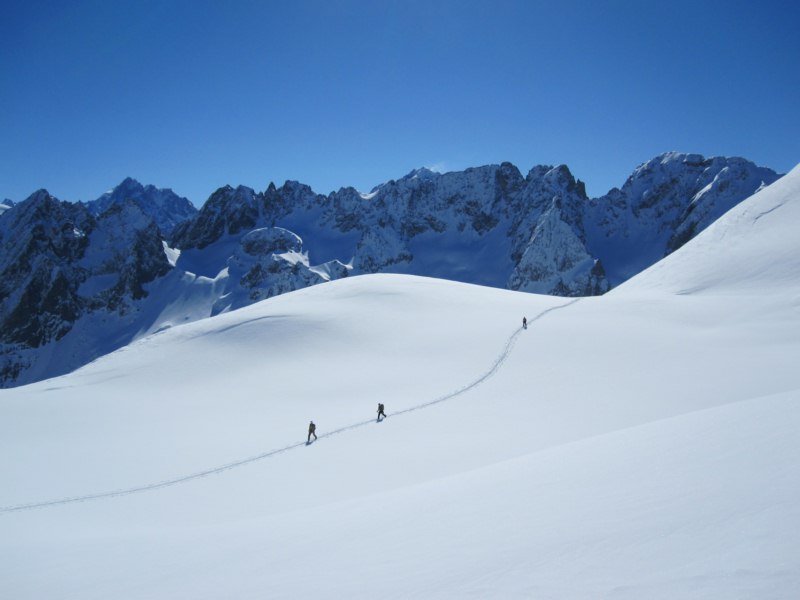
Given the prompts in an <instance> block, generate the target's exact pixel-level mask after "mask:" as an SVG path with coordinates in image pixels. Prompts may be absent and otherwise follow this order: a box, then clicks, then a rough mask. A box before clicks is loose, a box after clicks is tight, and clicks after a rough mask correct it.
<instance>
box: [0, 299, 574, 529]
mask: <svg viewBox="0 0 800 600" xmlns="http://www.w3.org/2000/svg"><path fill="white" fill-rule="evenodd" d="M579 300H580V298H576V299H574V300H570V301H569V302H565V303H564V304H560V305H558V306H552V307H550V308H548V309H546V310H543V311H542V312H541V313H539V314H538V315H536V316H535V317H533V318H532V319H529V320H528V327H530V325H531V324H532V323H534V322H535V321H538V320H539V319H541V318H542V317H544V316H545V315H547V314H549V313H551V312H553V311H554V310H560V309H563V308H567V307H569V306H572V305H573V304H575V303H576V302H578V301H579ZM522 332H523V329H522V327H520V328H519V329H517V330H515V331H514V333H512V334H511V337H509V338H508V341H507V342H506V345H505V347H504V348H503V350H502V352H501V353H500V355H499V356H498V357H497V360H496V361H495V362H494V364H493V365H492V366H491V367H490V368H489V370H488V371H486V373H484V374H483V375H482V376H481V377H479V378H478V379H476V380H475V381H473V382H471V383H469V384H467V385H465V386H463V387H461V388H459V389H457V390H455V391H454V392H450V393H447V394H445V395H444V396H440V397H438V398H436V399H434V400H429V401H428V402H423V403H422V404H417V405H415V406H411V407H409V408H404V409H403V410H399V411H396V412H392V413H390V414H389V416H392V417H397V416H400V415H404V414H407V413H410V412H414V411H418V410H422V409H424V408H428V407H430V406H434V405H436V404H441V403H442V402H446V401H447V400H452V399H453V398H455V397H457V396H460V395H462V394H465V393H466V392H468V391H470V390H472V389H474V388H476V387H478V386H479V385H481V384H482V383H483V382H485V381H486V380H487V379H489V378H491V377H492V376H494V375H495V374H496V373H497V371H499V370H500V367H502V366H503V363H505V361H506V359H507V358H508V357H509V355H510V354H511V351H512V350H513V349H514V346H515V345H516V343H517V340H518V339H519V335H520V334H521V333H522ZM371 423H375V419H368V420H366V421H361V422H359V423H353V424H351V425H345V426H344V427H340V428H339V429H334V430H333V431H329V432H327V433H323V434H321V435H320V436H319V437H318V438H317V440H314V442H316V441H318V440H322V439H325V438H329V437H332V436H334V435H339V434H340V433H344V432H346V431H352V430H353V429H358V428H359V427H364V426H366V425H369V424H371ZM307 445H308V443H307V442H297V443H296V444H291V445H289V446H284V447H283V448H278V449H275V450H270V451H268V452H264V453H262V454H258V455H256V456H251V457H249V458H243V459H242V460H237V461H235V462H232V463H228V464H226V465H222V466H220V467H214V468H212V469H206V470H205V471H198V472H195V473H191V474H189V475H184V476H183V477H177V478H175V479H170V480H167V481H161V482H158V483H151V484H148V485H142V486H138V487H133V488H127V489H123V490H116V491H112V492H100V493H97V494H88V495H86V496H72V497H69V498H61V499H59V500H48V501H46V502H33V503H30V504H18V505H16V506H2V507H0V514H2V513H10V512H16V511H21V510H31V509H35V508H46V507H48V506H58V505H60V504H72V503H74V502H86V501H88V500H97V499H99V498H114V497H116V496H128V495H130V494H137V493H139V492H149V491H152V490H158V489H161V488H166V487H170V486H173V485H178V484H179V483H184V482H186V481H191V480H192V479H199V478H201V477H207V476H209V475H216V474H218V473H222V472H224V471H228V470H229V469H234V468H236V467H241V466H242V465H246V464H250V463H253V462H256V461H259V460H263V459H265V458H269V457H271V456H275V455H278V454H282V453H284V452H288V451H290V450H294V449H295V448H299V447H301V446H307Z"/></svg>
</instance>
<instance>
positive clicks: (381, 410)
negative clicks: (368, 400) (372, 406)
mask: <svg viewBox="0 0 800 600" xmlns="http://www.w3.org/2000/svg"><path fill="white" fill-rule="evenodd" d="M381 417H383V418H384V419H385V418H386V413H385V412H384V411H383V404H381V403H380V402H378V421H380V420H381Z"/></svg>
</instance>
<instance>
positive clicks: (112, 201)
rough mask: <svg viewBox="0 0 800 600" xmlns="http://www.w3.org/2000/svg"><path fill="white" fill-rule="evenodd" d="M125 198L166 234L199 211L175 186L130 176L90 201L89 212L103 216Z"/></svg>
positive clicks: (88, 203)
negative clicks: (172, 187)
mask: <svg viewBox="0 0 800 600" xmlns="http://www.w3.org/2000/svg"><path fill="white" fill-rule="evenodd" d="M125 201H131V202H133V203H134V204H136V205H137V206H138V207H139V208H140V209H141V210H142V212H143V213H144V214H146V215H147V216H149V217H150V218H152V219H153V221H155V223H156V225H158V227H159V229H161V231H162V232H163V234H164V235H165V236H169V235H170V233H171V232H172V230H173V229H174V228H175V225H177V224H178V223H181V222H183V221H185V220H186V219H190V218H191V217H193V216H194V215H196V214H197V209H196V208H195V207H194V205H193V204H192V203H191V202H190V201H189V200H187V199H186V198H183V197H181V196H178V195H177V194H176V193H175V192H173V191H172V190H171V189H169V188H165V189H161V188H157V187H155V186H153V185H147V186H145V185H142V184H141V183H139V182H138V181H136V180H135V179H132V178H130V177H128V178H126V179H125V180H124V181H123V182H122V183H120V184H119V185H118V186H117V187H115V188H114V189H112V190H109V191H107V192H106V193H105V194H103V195H102V196H100V197H99V198H98V199H97V200H92V201H90V202H87V203H86V206H87V208H88V209H89V212H91V213H92V214H93V215H95V216H99V215H101V214H103V213H104V212H105V211H107V210H108V209H109V208H111V207H112V206H115V205H117V204H119V203H121V202H125Z"/></svg>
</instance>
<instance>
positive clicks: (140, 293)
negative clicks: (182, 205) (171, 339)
mask: <svg viewBox="0 0 800 600" xmlns="http://www.w3.org/2000/svg"><path fill="white" fill-rule="evenodd" d="M0 245H1V246H2V255H0V377H5V379H4V380H3V381H2V383H3V384H8V383H9V382H10V381H13V380H14V379H16V377H17V376H18V375H19V374H20V372H21V371H22V370H23V369H24V368H25V367H26V366H31V365H32V364H33V363H35V362H36V358H35V356H34V355H33V354H32V353H31V352H30V351H31V350H33V349H37V348H41V347H43V346H46V345H48V344H51V343H53V342H58V341H59V340H61V339H62V338H64V336H66V335H67V334H68V333H69V332H70V331H71V330H72V329H73V327H74V326H75V324H76V322H78V321H79V320H80V319H81V318H83V317H85V316H87V315H89V314H93V313H98V312H103V313H106V314H108V315H111V316H113V315H116V316H118V317H119V316H124V315H125V314H127V313H128V312H130V311H131V310H134V309H135V301H136V300H138V299H141V298H144V297H145V296H146V295H147V292H146V291H145V289H144V285H145V284H147V283H149V282H152V281H153V280H154V279H156V278H157V277H160V276H162V275H164V274H165V273H166V272H167V271H168V270H169V269H170V268H171V267H170V265H169V263H168V261H167V259H166V256H165V254H164V248H163V244H162V241H161V234H160V232H159V229H158V227H157V226H156V225H155V223H154V222H153V221H152V219H150V218H149V217H147V216H146V215H145V214H144V213H143V212H142V211H141V209H139V208H138V206H137V205H135V204H134V203H132V202H126V203H124V204H118V205H114V206H112V208H110V209H109V210H107V211H106V212H105V213H103V214H102V215H101V216H100V217H99V218H95V217H94V216H92V215H91V214H90V213H89V211H88V209H87V208H86V207H85V206H83V205H81V204H71V203H69V202H61V201H59V200H57V199H55V198H54V197H53V196H51V195H50V194H48V193H47V192H46V191H45V190H40V191H38V192H36V193H35V194H33V195H32V196H31V197H30V198H28V199H27V200H25V201H24V202H21V203H20V204H19V205H18V206H16V207H15V209H14V210H13V211H10V212H8V213H7V214H5V215H4V216H3V217H2V218H0ZM76 366H77V365H76Z"/></svg>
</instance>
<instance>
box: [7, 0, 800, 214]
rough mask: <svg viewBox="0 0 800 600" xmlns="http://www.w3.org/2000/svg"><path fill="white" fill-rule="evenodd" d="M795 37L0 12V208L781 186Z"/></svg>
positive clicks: (434, 7)
mask: <svg viewBox="0 0 800 600" xmlns="http://www.w3.org/2000/svg"><path fill="white" fill-rule="evenodd" d="M799 23H800V4H798V3H797V2H790V1H785V2H769V1H767V2H763V1H759V2H754V1H753V2H740V1H736V0H729V1H727V2H715V1H706V0H694V1H691V2H683V1H674V0H673V1H670V2H634V1H631V2H613V1H611V2H605V1H602V2H595V1H587V2H569V1H567V2H552V1H550V2H537V1H533V0H530V1H520V2H512V1H504V0H492V1H486V2H470V1H452V2H449V1H443V2H435V1H432V0H430V1H414V0H407V1H402V2H388V1H387V2H381V1H373V2H347V1H343V2H338V1H336V0H328V1H322V2H306V1H302V0H293V1H291V2H266V1H263V2H255V1H236V0H231V1H228V2H223V1H204V0H191V1H186V2H168V1H159V2H150V1H146V0H135V1H130V2H129V1H114V0H98V1H79V0H76V1H70V2H64V1H57V2H38V1H24V2H17V1H16V0H14V1H12V2H8V1H6V2H4V3H3V11H2V19H0V61H1V62H0V199H1V198H3V197H9V198H11V199H12V200H16V201H19V200H22V199H24V198H25V197H27V196H28V195H29V194H30V193H31V192H33V191H34V190H36V189H38V188H41V187H45V188H47V189H48V190H49V191H50V192H51V193H53V194H54V195H56V196H58V197H59V198H62V199H67V200H79V199H80V200H89V199H93V198H95V197H97V196H99V195H100V194H101V193H102V192H103V191H105V190H106V189H108V188H110V187H112V186H114V185H116V184H118V183H119V182H120V181H121V180H122V179H123V178H125V177H126V176H129V175H130V176H132V177H135V178H136V179H138V180H140V181H141V182H142V183H153V184H155V185H157V186H159V187H172V188H173V189H174V190H175V191H176V192H178V193H179V194H181V195H184V196H187V197H188V198H190V199H191V200H192V201H193V202H195V204H198V205H199V204H202V203H203V202H204V201H205V199H206V198H207V197H208V195H209V194H210V193H211V192H212V191H214V190H215V189H216V188H218V187H220V186H222V185H225V184H228V183H229V184H232V185H237V184H245V185H249V186H251V187H254V188H256V189H258V190H262V189H264V188H265V187H266V186H267V184H268V183H269V182H270V181H275V182H276V183H277V184H278V185H280V184H281V183H283V181H284V180H286V179H297V180H300V181H302V182H304V183H308V184H309V185H311V186H312V187H313V188H314V189H315V190H316V191H318V192H322V193H327V192H330V191H332V190H334V189H338V188H339V187H341V186H346V185H353V186H355V187H357V188H358V189H361V190H369V189H370V188H371V187H372V186H374V185H375V184H378V183H380V182H382V181H385V180H388V179H392V178H397V177H400V176H402V175H403V174H405V173H407V172H408V171H410V170H411V169H413V168H415V167H419V166H429V167H435V168H437V169H439V170H458V169H463V168H466V167H469V166H477V165H481V164H488V163H499V162H502V161H505V160H508V161H511V162H513V163H514V164H516V165H517V166H518V167H519V168H520V169H521V170H522V171H523V173H526V172H527V170H528V169H529V168H531V167H532V166H533V165H536V164H560V163H566V164H567V165H569V167H570V169H571V170H572V172H573V173H574V174H575V175H576V176H577V177H579V178H581V179H583V180H584V181H585V182H586V184H587V188H588V191H589V193H590V195H600V194H603V193H605V192H606V191H607V190H608V189H609V188H611V187H613V186H615V185H621V184H622V183H623V182H624V180H625V178H626V177H627V176H628V175H629V174H630V172H631V171H632V170H633V168H634V167H636V165H638V164H639V163H641V162H643V161H645V160H647V159H649V158H652V157H653V156H655V155H657V154H660V153H661V152H665V151H668V150H679V151H686V152H698V153H702V154H705V155H738V156H744V157H746V158H749V159H751V160H753V161H755V162H756V163H758V164H760V165H764V166H769V167H772V168H774V169H776V170H779V171H786V170H788V169H790V168H791V167H793V166H794V165H795V164H796V163H797V162H798V161H800V33H799V30H798V24H799Z"/></svg>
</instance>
